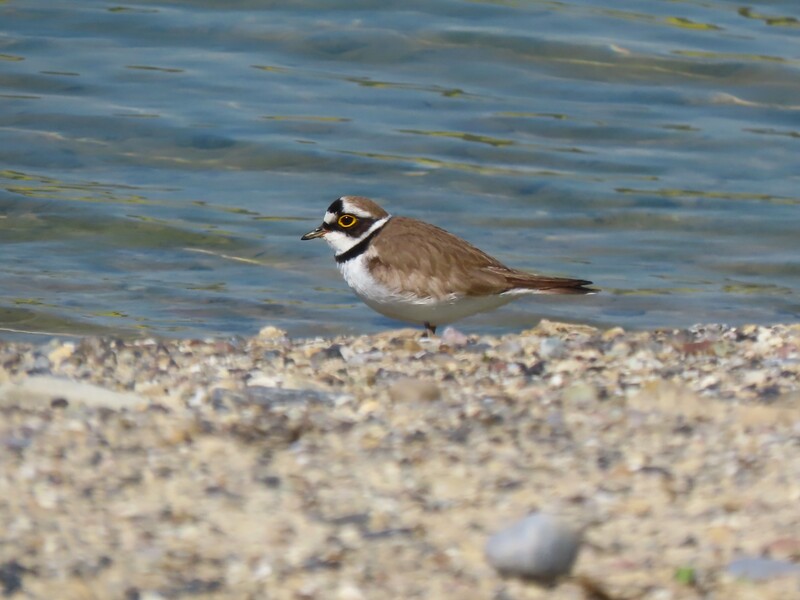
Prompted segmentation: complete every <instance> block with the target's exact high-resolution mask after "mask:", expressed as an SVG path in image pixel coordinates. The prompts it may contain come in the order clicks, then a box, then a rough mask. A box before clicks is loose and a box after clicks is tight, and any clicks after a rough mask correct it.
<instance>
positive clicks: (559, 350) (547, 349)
mask: <svg viewBox="0 0 800 600" xmlns="http://www.w3.org/2000/svg"><path fill="white" fill-rule="evenodd" d="M566 353H567V345H566V344H565V343H564V342H563V341H562V340H560V339H559V338H555V337H550V338H545V339H543V340H542V341H541V343H540V344H539V356H541V357H542V358H543V359H544V360H551V359H554V358H562V357H564V356H565V355H566Z"/></svg>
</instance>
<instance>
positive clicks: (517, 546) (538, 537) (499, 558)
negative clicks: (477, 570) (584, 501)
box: [486, 513, 582, 582]
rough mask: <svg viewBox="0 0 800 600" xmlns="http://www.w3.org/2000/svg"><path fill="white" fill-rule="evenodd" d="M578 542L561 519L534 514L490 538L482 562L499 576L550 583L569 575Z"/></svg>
mask: <svg viewBox="0 0 800 600" xmlns="http://www.w3.org/2000/svg"><path fill="white" fill-rule="evenodd" d="M581 539H582V535H581V532H580V531H578V530H577V529H576V528H574V527H572V526H571V525H569V524H567V523H565V522H564V521H562V520H561V519H559V518H557V517H555V516H553V515H548V514H544V513H534V514H532V515H529V516H528V517H526V518H524V519H522V520H521V521H518V522H516V523H514V524H513V525H511V526H510V527H507V528H506V529H503V530H502V531H499V532H497V533H495V534H494V535H493V536H492V537H490V538H489V541H488V542H487V544H486V558H487V560H488V561H489V564H491V565H492V566H493V567H494V568H495V569H497V570H498V571H500V572H501V573H505V574H508V575H517V576H520V577H526V578H530V579H535V580H538V581H542V582H551V581H553V580H555V579H557V578H558V577H560V576H562V575H566V574H567V573H569V572H570V570H571V569H572V565H573V564H574V563H575V559H576V558H577V557H578V550H579V549H580V545H581Z"/></svg>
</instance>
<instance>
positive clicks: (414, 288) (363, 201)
mask: <svg viewBox="0 0 800 600" xmlns="http://www.w3.org/2000/svg"><path fill="white" fill-rule="evenodd" d="M316 238H322V239H324V240H325V241H326V242H327V243H328V245H329V246H330V247H331V248H332V249H333V251H334V258H335V260H336V265H337V266H338V268H339V271H340V272H341V274H342V276H343V277H344V280H345V281H346V282H347V284H348V285H349V286H350V288H351V289H352V290H353V291H354V292H355V294H356V295H357V296H358V297H359V298H360V299H361V300H362V301H363V302H364V303H365V304H366V305H367V306H369V307H370V308H371V309H373V310H374V311H376V312H378V313H380V314H382V315H384V316H386V317H389V318H391V319H396V320H399V321H404V322H407V323H413V324H417V325H423V326H424V327H425V332H426V336H428V337H430V336H433V335H435V334H436V328H437V327H438V326H439V325H445V324H448V323H452V322H454V321H457V320H459V319H462V318H464V317H468V316H470V315H474V314H476V313H479V312H484V311H488V310H493V309H495V308H498V307H500V306H503V305H504V304H507V303H508V302H511V301H512V300H514V299H516V298H518V297H520V296H524V295H528V294H569V295H581V294H593V293H596V292H597V291H598V290H596V289H593V288H588V287H586V286H589V285H592V282H591V281H587V280H585V279H569V278H564V277H550V276H546V275H537V274H533V273H527V272H525V271H519V270H517V269H512V268H511V267H507V266H506V265H504V264H503V263H502V262H500V261H499V260H497V259H496V258H493V257H492V256H489V255H488V254H486V253H485V252H484V251H483V250H480V249H479V248H476V247H475V246H473V245H472V244H470V243H469V242H467V241H466V240H464V239H462V238H460V237H458V236H456V235H454V234H452V233H450V232H448V231H445V230H444V229H441V228H439V227H437V226H435V225H431V224H430V223H426V222H425V221H419V220H417V219H413V218H409V217H402V216H393V215H391V214H389V213H388V212H387V211H385V210H384V209H383V208H381V206H379V205H378V203H377V202H375V201H373V200H370V199H369V198H366V197H364V196H341V197H340V198H337V199H336V200H334V201H333V202H332V203H331V205H330V206H329V207H328V210H327V211H326V212H325V216H324V218H323V220H322V224H321V225H320V226H319V227H317V228H316V229H312V230H311V231H309V232H308V233H306V234H304V235H303V236H302V237H301V238H300V239H301V240H313V239H316Z"/></svg>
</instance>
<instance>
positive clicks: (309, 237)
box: [300, 225, 327, 240]
mask: <svg viewBox="0 0 800 600" xmlns="http://www.w3.org/2000/svg"><path fill="white" fill-rule="evenodd" d="M326 233H327V232H326V231H325V229H324V228H323V227H322V225H320V226H319V227H317V228H316V229H313V230H311V231H309V232H308V233H307V234H305V235H304V236H303V237H301V238H300V239H301V240H313V239H314V238H318V237H322V236H323V235H325V234H326Z"/></svg>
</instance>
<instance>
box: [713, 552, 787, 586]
mask: <svg viewBox="0 0 800 600" xmlns="http://www.w3.org/2000/svg"><path fill="white" fill-rule="evenodd" d="M727 571H728V573H729V574H730V575H733V576H734V577H738V578H741V579H750V580H751V581H764V580H767V579H775V578H777V577H785V576H787V575H800V565H797V564H795V563H791V562H789V561H786V560H774V559H771V558H761V557H758V556H742V557H740V558H737V559H735V560H733V561H731V562H730V563H729V564H728V569H727Z"/></svg>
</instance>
